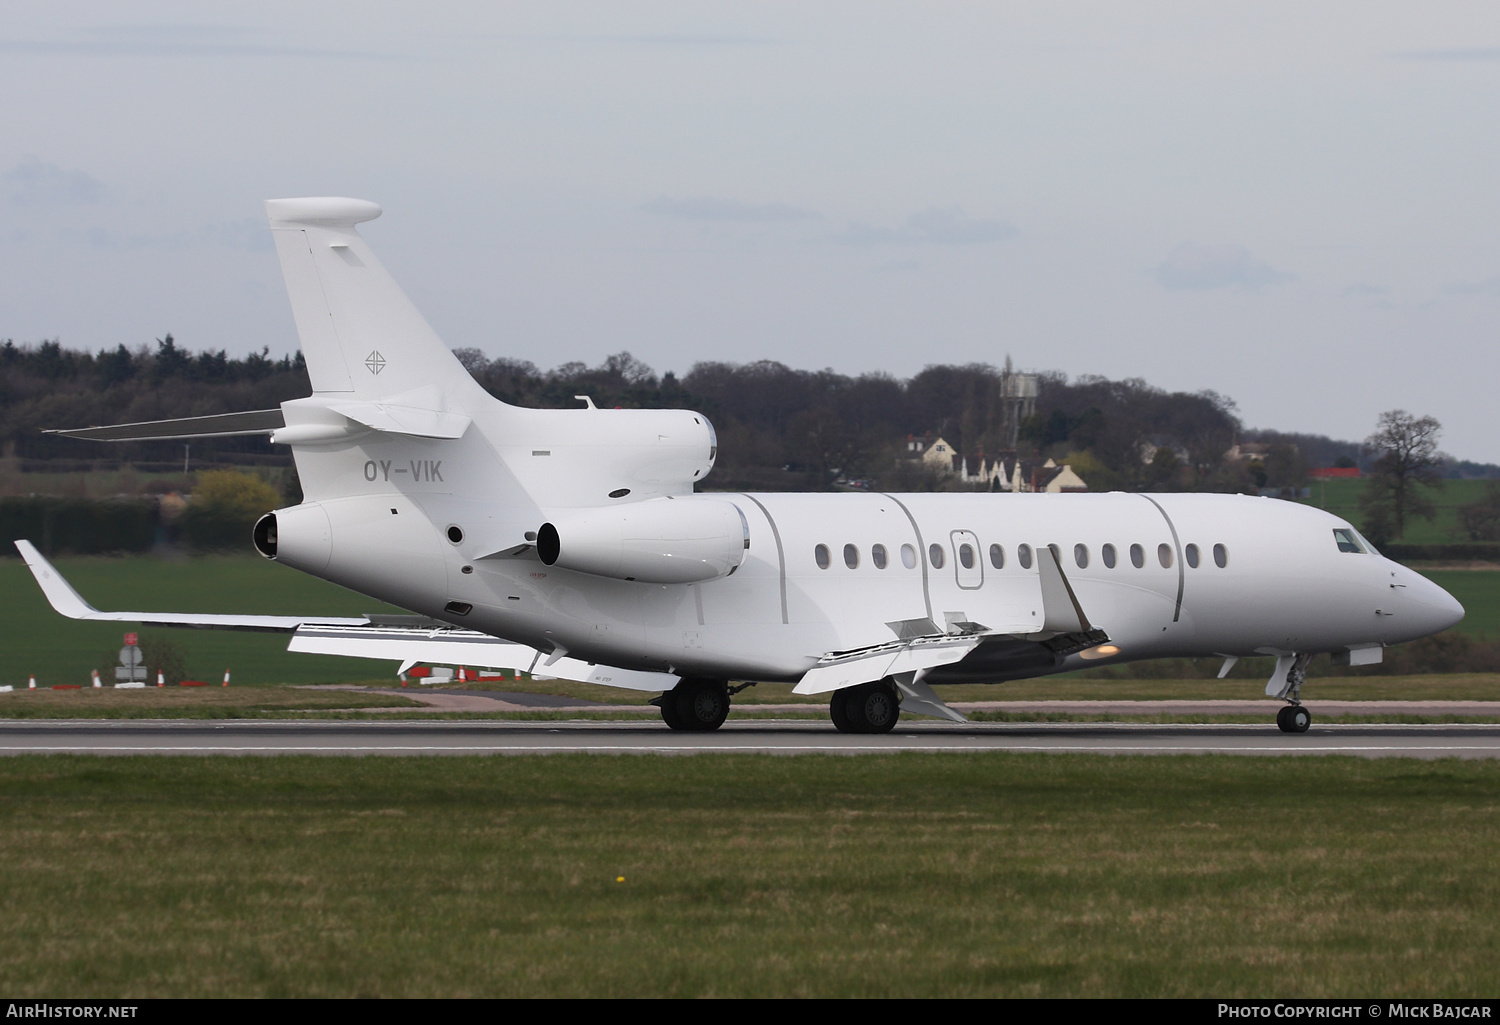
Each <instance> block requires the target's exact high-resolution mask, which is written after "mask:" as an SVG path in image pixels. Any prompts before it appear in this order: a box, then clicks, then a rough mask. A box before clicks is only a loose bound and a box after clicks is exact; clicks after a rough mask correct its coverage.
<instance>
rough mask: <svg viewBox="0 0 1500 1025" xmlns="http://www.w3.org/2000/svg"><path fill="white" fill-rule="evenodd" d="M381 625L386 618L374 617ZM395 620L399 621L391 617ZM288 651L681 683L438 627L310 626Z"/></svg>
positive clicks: (630, 685) (638, 683)
mask: <svg viewBox="0 0 1500 1025" xmlns="http://www.w3.org/2000/svg"><path fill="white" fill-rule="evenodd" d="M376 618H377V619H380V618H382V617H376ZM392 618H395V617H392ZM286 650H287V651H297V652H303V653H309V654H319V655H349V656H354V657H357V658H387V659H390V660H392V661H395V662H400V663H401V668H400V670H398V671H399V672H405V671H406V670H407V669H409V668H411V667H412V666H414V665H416V664H417V663H418V662H426V663H442V664H444V665H463V666H475V667H483V668H485V669H502V668H503V669H516V670H525V671H527V672H530V673H531V674H532V675H534V676H555V677H557V678H558V679H562V680H573V681H575V682H578V683H597V684H602V685H603V686H606V687H620V688H623V689H625V690H640V691H668V690H671V689H672V688H673V687H675V686H677V677H675V676H672V675H670V674H668V673H653V672H647V671H644V670H639V669H617V668H615V667H614V666H606V665H600V664H598V663H594V662H585V661H584V660H583V659H579V658H569V657H568V656H567V655H566V654H563V655H560V656H559V657H557V658H555V659H553V660H551V661H548V656H547V655H544V654H543V653H542V652H540V651H538V650H537V649H536V648H532V647H529V646H527V645H525V644H517V643H516V642H514V641H506V640H502V639H501V638H499V637H492V636H490V635H489V634H485V633H480V632H479V631H477V630H461V629H458V628H456V627H448V626H443V625H435V624H421V625H404V624H403V625H397V624H390V623H382V622H372V623H367V624H364V625H359V626H331V625H326V624H321V623H307V624H305V625H303V626H301V627H299V628H298V629H297V632H296V633H295V634H293V636H292V640H291V643H290V644H288V645H287V649H286Z"/></svg>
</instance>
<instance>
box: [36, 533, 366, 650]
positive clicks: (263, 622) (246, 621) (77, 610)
mask: <svg viewBox="0 0 1500 1025" xmlns="http://www.w3.org/2000/svg"><path fill="white" fill-rule="evenodd" d="M16 548H17V550H19V551H20V553H21V558H23V559H25V560H26V568H27V569H29V570H31V575H32V576H34V577H35V578H36V582H37V584H38V585H40V587H41V589H42V593H43V594H44V595H46V596H47V601H48V603H49V604H51V606H52V607H53V609H55V610H56V611H57V612H59V613H61V614H62V615H64V616H67V617H68V618H69V619H86V620H92V621H95V622H99V621H102V622H110V623H141V624H144V625H146V626H186V627H199V628H201V629H206V630H269V631H273V632H275V631H283V632H291V631H293V630H296V629H297V628H298V627H300V626H303V625H304V624H320V625H327V626H358V625H360V624H366V623H369V619H367V618H365V617H364V616H360V617H358V618H348V617H337V616H240V615H218V614H214V613H206V612H101V611H100V610H98V609H96V608H94V606H92V605H90V604H89V603H88V602H87V601H85V600H84V598H83V595H81V594H79V593H78V592H77V591H75V590H74V589H73V585H72V584H70V583H68V582H67V580H65V579H63V575H62V574H61V573H59V572H58V571H57V568H56V567H55V566H53V565H52V563H50V562H48V561H47V560H46V558H45V557H44V556H43V555H42V553H41V552H39V551H37V550H36V546H35V545H33V544H32V543H31V542H30V541H17V542H16Z"/></svg>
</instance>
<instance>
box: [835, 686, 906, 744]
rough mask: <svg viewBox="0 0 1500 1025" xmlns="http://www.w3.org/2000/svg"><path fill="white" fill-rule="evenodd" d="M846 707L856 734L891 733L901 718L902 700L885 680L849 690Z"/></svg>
mask: <svg viewBox="0 0 1500 1025" xmlns="http://www.w3.org/2000/svg"><path fill="white" fill-rule="evenodd" d="M848 693H849V703H848V704H847V705H846V706H845V707H846V708H847V709H848V711H847V713H846V714H847V715H848V716H849V720H850V722H851V723H852V724H853V726H854V732H855V733H889V732H891V730H893V729H895V728H896V720H898V719H900V718H901V698H900V697H899V696H898V695H897V693H896V688H895V687H892V686H891V685H890V684H889V683H887V682H886V681H885V680H880V681H878V682H876V683H863V684H860V685H859V686H858V687H850V688H849V691H848Z"/></svg>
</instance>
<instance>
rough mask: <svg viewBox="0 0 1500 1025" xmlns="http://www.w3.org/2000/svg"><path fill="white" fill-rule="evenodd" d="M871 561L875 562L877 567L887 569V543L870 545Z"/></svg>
mask: <svg viewBox="0 0 1500 1025" xmlns="http://www.w3.org/2000/svg"><path fill="white" fill-rule="evenodd" d="M870 561H871V562H873V563H874V564H875V568H876V569H885V566H886V562H887V558H886V554H885V545H871V546H870Z"/></svg>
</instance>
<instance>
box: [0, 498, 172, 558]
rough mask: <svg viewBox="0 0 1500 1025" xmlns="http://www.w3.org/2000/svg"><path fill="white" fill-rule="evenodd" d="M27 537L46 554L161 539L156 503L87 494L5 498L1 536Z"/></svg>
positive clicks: (117, 548) (144, 545) (127, 547)
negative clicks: (93, 497) (103, 498)
mask: <svg viewBox="0 0 1500 1025" xmlns="http://www.w3.org/2000/svg"><path fill="white" fill-rule="evenodd" d="M21 538H25V539H26V540H28V541H30V542H31V543H32V544H34V545H36V546H37V547H38V548H40V549H41V550H42V554H44V555H49V556H50V555H100V554H104V553H108V552H145V551H150V549H151V546H152V545H153V544H154V543H155V542H156V538H157V512H156V502H155V501H153V500H151V499H143V500H130V499H120V500H110V501H104V502H96V501H91V500H89V499H84V498H0V540H3V541H4V546H3V551H4V554H6V555H16V554H17V552H16V549H15V545H14V544H12V543H11V542H13V541H16V540H19V539H21Z"/></svg>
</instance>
